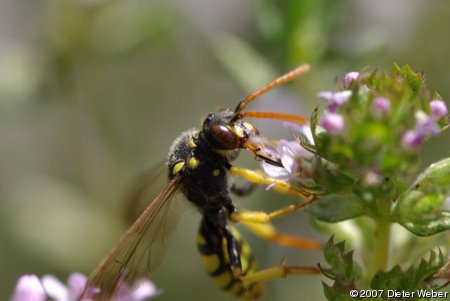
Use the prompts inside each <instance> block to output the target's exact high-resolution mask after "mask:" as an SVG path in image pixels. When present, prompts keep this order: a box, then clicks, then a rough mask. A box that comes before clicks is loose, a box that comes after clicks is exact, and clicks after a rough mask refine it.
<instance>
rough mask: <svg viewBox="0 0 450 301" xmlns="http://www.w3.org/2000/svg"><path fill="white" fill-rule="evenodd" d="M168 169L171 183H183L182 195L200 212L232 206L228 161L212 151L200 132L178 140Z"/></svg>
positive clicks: (171, 154) (184, 134) (173, 147)
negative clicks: (174, 180)
mask: <svg viewBox="0 0 450 301" xmlns="http://www.w3.org/2000/svg"><path fill="white" fill-rule="evenodd" d="M229 152H231V151H229ZM167 165H168V172H169V179H174V178H176V179H177V181H180V184H181V191H182V192H183V193H184V195H185V196H186V198H187V199H188V200H189V201H191V202H192V203H194V204H195V205H196V206H197V207H198V208H199V209H200V211H202V212H204V211H205V210H208V209H210V208H211V209H212V208H220V207H223V206H226V203H228V202H231V200H230V198H229V196H228V166H229V161H228V157H227V156H226V155H225V156H224V155H223V154H222V153H220V152H216V151H215V150H214V149H213V148H211V147H210V146H209V145H208V144H207V142H206V141H205V139H204V137H203V136H202V133H201V132H200V131H198V130H196V129H191V130H189V131H186V132H184V133H182V134H181V135H180V136H179V137H178V138H177V139H175V141H174V143H173V144H172V146H171V148H170V151H169V158H168V163H167Z"/></svg>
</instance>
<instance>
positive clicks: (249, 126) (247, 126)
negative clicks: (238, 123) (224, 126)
mask: <svg viewBox="0 0 450 301" xmlns="http://www.w3.org/2000/svg"><path fill="white" fill-rule="evenodd" d="M243 124H244V126H245V127H246V128H247V130H249V131H254V130H255V127H254V126H253V124H251V123H248V122H246V121H245V122H244V123H243Z"/></svg>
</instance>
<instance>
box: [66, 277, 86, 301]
mask: <svg viewBox="0 0 450 301" xmlns="http://www.w3.org/2000/svg"><path fill="white" fill-rule="evenodd" d="M86 282H87V277H86V276H85V275H83V274H81V273H76V272H75V273H72V274H70V276H69V279H67V286H68V290H69V294H70V297H71V299H74V300H76V299H77V298H79V297H80V296H81V294H82V293H83V290H84V287H85V285H86Z"/></svg>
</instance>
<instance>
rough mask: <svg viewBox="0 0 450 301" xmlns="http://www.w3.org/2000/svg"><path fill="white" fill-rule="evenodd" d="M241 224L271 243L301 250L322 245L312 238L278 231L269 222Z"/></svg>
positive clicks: (312, 248)
mask: <svg viewBox="0 0 450 301" xmlns="http://www.w3.org/2000/svg"><path fill="white" fill-rule="evenodd" d="M242 224H243V225H244V226H245V227H246V228H247V229H249V230H250V231H251V232H253V233H254V234H255V235H257V236H259V237H261V238H263V239H265V240H267V241H269V242H271V243H275V244H278V245H281V246H285V247H291V248H297V249H303V250H317V249H321V248H322V245H321V244H320V243H319V242H317V241H315V240H313V239H306V238H302V237H298V236H293V235H287V234H284V233H280V232H279V231H277V229H276V228H275V227H274V226H273V225H272V224H270V223H266V224H262V223H251V222H243V223H242Z"/></svg>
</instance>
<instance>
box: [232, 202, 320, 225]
mask: <svg viewBox="0 0 450 301" xmlns="http://www.w3.org/2000/svg"><path fill="white" fill-rule="evenodd" d="M314 201H316V199H312V200H309V201H307V202H304V203H300V204H292V205H289V206H287V207H284V208H281V209H278V210H275V211H272V212H270V213H267V212H264V211H247V210H243V211H237V212H233V213H231V214H230V220H231V221H232V222H235V223H240V222H249V223H268V222H270V221H271V220H273V219H275V218H279V217H283V216H285V215H288V214H290V213H292V212H294V211H297V210H299V209H301V208H304V207H306V206H309V205H310V204H311V203H313V202H314Z"/></svg>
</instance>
